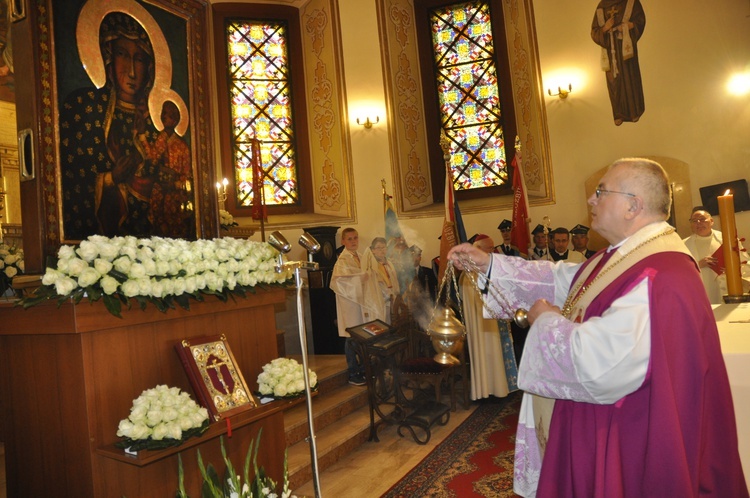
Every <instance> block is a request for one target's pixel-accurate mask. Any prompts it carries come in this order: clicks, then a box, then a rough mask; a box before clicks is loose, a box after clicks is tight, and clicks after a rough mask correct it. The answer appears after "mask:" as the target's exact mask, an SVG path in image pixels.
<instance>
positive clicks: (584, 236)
mask: <svg viewBox="0 0 750 498" xmlns="http://www.w3.org/2000/svg"><path fill="white" fill-rule="evenodd" d="M570 235H571V241H572V242H573V250H574V251H578V252H580V253H581V254H583V256H584V257H585V258H586V259H589V258H590V257H591V256H593V255H594V254H596V251H592V250H591V249H589V248H588V247H587V246H588V244H589V227H587V226H586V225H581V224H580V223H579V224H578V225H576V226H574V227H573V228H571V229H570Z"/></svg>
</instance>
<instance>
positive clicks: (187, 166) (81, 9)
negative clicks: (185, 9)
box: [54, 0, 197, 240]
mask: <svg viewBox="0 0 750 498" xmlns="http://www.w3.org/2000/svg"><path fill="white" fill-rule="evenodd" d="M62 3H67V4H69V5H67V6H65V7H64V8H58V7H62V6H61V5H60V4H62ZM54 7H55V8H56V12H55V30H56V34H55V38H56V40H57V46H56V57H57V63H58V69H57V74H58V78H57V85H58V95H59V113H60V115H59V123H60V176H61V194H62V220H63V237H64V239H66V240H81V239H84V238H86V237H88V236H90V235H94V234H101V235H106V236H109V237H112V236H117V235H134V236H137V237H147V236H153V235H156V236H165V237H175V238H185V239H195V238H196V230H197V229H196V222H195V197H194V196H195V193H194V192H195V189H194V181H193V179H194V174H193V166H192V164H191V149H190V142H189V136H187V135H185V132H186V130H187V128H188V121H189V113H188V109H187V106H186V104H185V101H186V100H187V101H189V98H188V95H189V86H188V70H187V68H188V61H187V47H186V40H187V27H186V24H185V22H184V21H183V20H182V19H180V18H179V17H177V16H174V15H171V14H170V13H169V12H167V11H165V10H163V9H159V8H158V7H155V6H153V5H150V4H145V3H144V4H142V3H140V2H136V1H135V0H88V1H82V0H66V1H64V2H55V5H54ZM165 34H166V35H165ZM166 36H169V40H167V38H166ZM73 39H75V44H76V46H77V48H78V50H77V51H72V50H69V48H68V47H69V46H70V45H68V44H66V43H65V42H64V41H65V40H73Z"/></svg>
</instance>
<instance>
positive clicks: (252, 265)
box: [21, 235, 290, 317]
mask: <svg viewBox="0 0 750 498" xmlns="http://www.w3.org/2000/svg"><path fill="white" fill-rule="evenodd" d="M276 262H277V252H276V250H275V249H273V248H272V247H271V246H270V244H267V243H265V242H255V241H250V240H244V239H235V238H220V239H213V240H207V239H199V240H195V241H192V242H188V241H186V240H182V239H166V238H161V237H151V238H148V239H138V238H136V237H113V238H108V237H104V236H101V235H92V236H90V237H89V238H88V239H86V240H84V241H82V242H81V243H80V245H79V246H78V247H73V246H61V247H60V250H59V251H58V253H57V264H56V266H55V267H54V268H52V267H48V268H47V270H46V272H45V274H44V277H43V278H42V286H41V287H39V289H37V291H36V292H35V293H34V294H33V295H31V296H28V297H26V298H24V299H22V300H21V304H22V305H23V306H24V307H25V308H28V307H29V306H33V305H35V304H37V303H39V302H41V301H44V300H47V299H54V298H57V299H58V304H62V303H63V302H64V301H66V300H68V299H72V300H73V301H74V302H76V303H78V302H79V301H80V300H81V299H82V298H83V297H84V296H86V297H88V299H89V300H90V301H97V300H99V299H102V300H103V301H104V304H105V306H106V307H107V310H109V312H110V313H112V314H113V315H115V316H118V317H119V316H121V315H120V311H121V309H122V305H123V304H124V305H126V306H127V307H128V308H129V307H130V302H131V301H130V299H131V298H133V299H135V301H136V302H138V304H139V305H140V307H141V308H142V309H143V308H145V307H146V305H147V303H149V302H150V303H152V304H154V305H155V306H156V307H157V308H158V309H159V310H160V311H162V312H166V311H167V310H168V309H169V308H172V309H174V308H175V304H177V305H179V306H180V307H182V308H184V309H190V301H189V300H190V299H191V298H192V299H195V300H197V301H202V300H203V295H205V294H210V295H214V296H216V297H217V298H219V299H221V300H223V301H226V300H227V299H228V298H229V297H230V296H234V295H235V294H238V295H240V296H243V297H244V296H245V293H246V292H253V287H255V286H256V285H263V284H268V285H272V284H282V283H284V282H286V281H287V280H288V279H289V278H290V275H289V274H288V273H287V272H281V273H276V271H275V266H276Z"/></svg>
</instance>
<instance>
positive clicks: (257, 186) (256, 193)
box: [250, 134, 266, 242]
mask: <svg viewBox="0 0 750 498" xmlns="http://www.w3.org/2000/svg"><path fill="white" fill-rule="evenodd" d="M250 149H251V151H252V154H253V161H252V165H253V204H255V207H254V209H253V210H254V211H255V213H256V214H257V215H258V216H259V217H260V240H261V241H263V242H265V241H266V227H265V221H266V219H265V218H266V217H265V209H264V207H265V206H264V201H265V199H264V198H265V195H264V193H263V172H262V169H261V163H260V140H258V139H257V138H256V137H255V135H254V134H253V138H252V139H251V140H250Z"/></svg>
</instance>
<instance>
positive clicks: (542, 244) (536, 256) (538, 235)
mask: <svg viewBox="0 0 750 498" xmlns="http://www.w3.org/2000/svg"><path fill="white" fill-rule="evenodd" d="M531 235H532V236H533V237H534V247H532V248H531V250H530V251H529V257H530V258H531V259H533V260H540V259H541V260H545V261H554V259H552V256H550V254H549V246H548V241H547V238H548V237H547V229H546V228H545V227H544V225H541V224H539V225H537V226H535V227H534V229H533V230H532V231H531Z"/></svg>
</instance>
